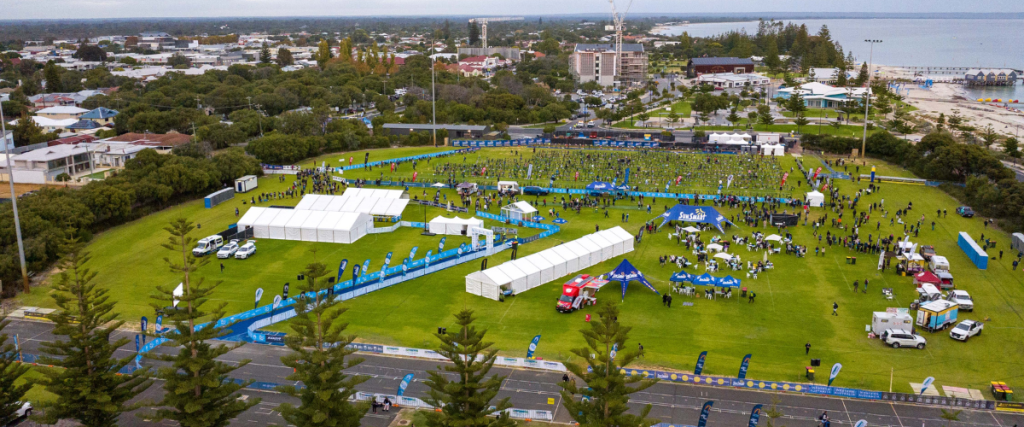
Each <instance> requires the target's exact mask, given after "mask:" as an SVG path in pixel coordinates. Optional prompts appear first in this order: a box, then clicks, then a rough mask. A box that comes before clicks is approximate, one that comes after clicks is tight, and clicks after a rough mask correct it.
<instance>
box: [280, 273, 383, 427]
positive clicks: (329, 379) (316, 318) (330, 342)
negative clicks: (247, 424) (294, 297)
mask: <svg viewBox="0 0 1024 427" xmlns="http://www.w3.org/2000/svg"><path fill="white" fill-rule="evenodd" d="M314 255H315V254H314ZM304 274H305V275H306V282H305V284H304V285H302V286H301V289H300V290H301V292H302V294H303V295H307V296H310V295H315V297H313V299H312V300H309V298H308V297H307V298H306V300H305V302H308V303H309V304H306V303H299V304H295V313H296V316H295V317H294V318H293V319H292V321H291V324H292V329H294V330H295V334H293V335H288V336H287V337H286V338H285V344H286V345H287V346H288V348H290V349H292V350H293V351H294V353H292V354H289V355H288V356H285V357H282V358H281V363H283V364H284V365H285V366H288V367H290V368H292V369H293V370H294V372H295V373H293V374H292V375H290V376H288V379H289V380H291V381H298V382H301V383H302V384H303V385H304V386H305V387H303V388H301V389H298V388H296V387H295V386H283V387H279V388H278V390H279V391H281V392H283V393H285V394H287V395H289V396H292V397H296V398H298V399H299V401H300V402H301V406H299V407H295V406H293V405H291V404H289V403H284V404H282V405H281V406H280V408H279V409H280V411H281V416H282V417H284V419H285V421H287V422H288V423H289V424H293V425H297V426H350V427H357V426H359V424H360V420H361V419H362V418H363V415H364V414H365V413H366V409H367V405H364V404H360V405H353V404H352V403H350V402H349V401H348V400H349V398H350V397H352V396H353V395H354V394H355V393H356V390H355V387H356V386H357V385H359V384H360V383H363V382H365V381H366V380H368V379H369V378H368V377H362V376H350V375H345V374H344V372H342V371H343V370H345V369H349V368H351V367H353V366H356V365H358V364H360V363H362V361H363V359H361V358H350V359H349V360H348V361H347V362H346V361H345V358H346V357H347V356H350V355H352V353H355V350H352V349H349V348H347V347H346V346H347V345H349V344H351V343H352V341H354V340H355V336H354V335H343V333H344V332H345V328H346V327H347V326H348V324H347V323H340V322H339V319H340V318H341V315H342V314H344V313H345V311H346V310H347V309H345V308H341V307H338V305H339V304H340V300H337V299H335V298H334V296H333V295H327V289H328V288H329V287H330V286H331V285H328V284H327V275H328V273H327V267H326V266H325V265H324V264H323V263H321V262H316V260H315V259H314V261H313V263H311V264H309V265H308V266H306V270H305V272H304Z"/></svg>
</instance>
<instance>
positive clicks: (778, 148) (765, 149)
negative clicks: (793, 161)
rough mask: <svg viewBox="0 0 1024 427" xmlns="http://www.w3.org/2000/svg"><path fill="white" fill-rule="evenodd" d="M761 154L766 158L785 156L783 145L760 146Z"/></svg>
mask: <svg viewBox="0 0 1024 427" xmlns="http://www.w3.org/2000/svg"><path fill="white" fill-rule="evenodd" d="M761 154H764V155H766V156H784V155H786V146H785V145H781V144H780V145H762V146H761Z"/></svg>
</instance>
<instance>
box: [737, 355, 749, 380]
mask: <svg viewBox="0 0 1024 427" xmlns="http://www.w3.org/2000/svg"><path fill="white" fill-rule="evenodd" d="M750 356H751V355H749V354H748V355H746V356H743V362H741V363H740V373H739V375H737V376H736V378H739V379H741V380H742V379H744V378H746V377H747V368H748V367H750Z"/></svg>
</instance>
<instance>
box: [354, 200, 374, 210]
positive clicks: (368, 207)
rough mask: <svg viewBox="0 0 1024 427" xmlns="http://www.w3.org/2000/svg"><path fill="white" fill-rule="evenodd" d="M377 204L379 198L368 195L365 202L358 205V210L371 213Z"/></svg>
mask: <svg viewBox="0 0 1024 427" xmlns="http://www.w3.org/2000/svg"><path fill="white" fill-rule="evenodd" d="M376 204H377V199H376V198H373V197H367V198H365V199H363V202H362V203H360V204H359V206H356V212H361V213H370V211H371V210H373V205H376Z"/></svg>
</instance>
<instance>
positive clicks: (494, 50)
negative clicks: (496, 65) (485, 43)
mask: <svg viewBox="0 0 1024 427" xmlns="http://www.w3.org/2000/svg"><path fill="white" fill-rule="evenodd" d="M494 54H498V55H501V56H502V58H505V59H507V60H509V61H515V62H518V61H519V60H520V53H519V48H518V47H500V46H496V47H460V48H459V55H470V56H491V55H494Z"/></svg>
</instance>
